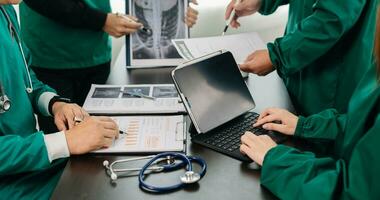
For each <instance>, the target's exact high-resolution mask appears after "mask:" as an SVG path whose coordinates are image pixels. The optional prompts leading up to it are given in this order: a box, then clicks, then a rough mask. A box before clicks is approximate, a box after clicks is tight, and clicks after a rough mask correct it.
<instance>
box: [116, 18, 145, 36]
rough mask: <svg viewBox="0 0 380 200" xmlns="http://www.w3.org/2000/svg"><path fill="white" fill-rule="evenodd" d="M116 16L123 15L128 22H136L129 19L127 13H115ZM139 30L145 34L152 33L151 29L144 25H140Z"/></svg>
mask: <svg viewBox="0 0 380 200" xmlns="http://www.w3.org/2000/svg"><path fill="white" fill-rule="evenodd" d="M116 15H117V16H121V17H124V18H125V19H127V20H128V21H129V22H135V23H137V22H136V21H135V20H133V19H131V18H130V17H128V16H127V15H124V14H121V13H116ZM140 30H141V31H143V32H145V33H146V34H148V35H152V30H151V29H148V28H145V27H144V26H141V28H140Z"/></svg>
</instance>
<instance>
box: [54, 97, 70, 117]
mask: <svg viewBox="0 0 380 200" xmlns="http://www.w3.org/2000/svg"><path fill="white" fill-rule="evenodd" d="M57 103H71V100H70V99H67V98H63V97H60V96H54V97H53V98H52V99H50V102H49V113H50V114H51V115H52V116H54V113H55V111H56V110H57V108H58V105H60V104H57ZM61 105H63V104H61Z"/></svg>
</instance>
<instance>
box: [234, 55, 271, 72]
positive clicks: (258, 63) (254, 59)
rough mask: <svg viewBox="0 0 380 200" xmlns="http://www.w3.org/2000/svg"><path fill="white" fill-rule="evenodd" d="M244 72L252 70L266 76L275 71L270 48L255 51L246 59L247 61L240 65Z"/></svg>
mask: <svg viewBox="0 0 380 200" xmlns="http://www.w3.org/2000/svg"><path fill="white" fill-rule="evenodd" d="M239 67H240V69H241V70H242V71H244V72H250V73H254V74H257V75H259V76H265V75H267V74H269V73H271V72H272V71H274V66H273V64H272V61H271V60H270V57H269V51H268V50H258V51H255V52H253V53H252V54H251V55H249V56H248V58H247V59H246V60H245V63H243V64H240V65H239Z"/></svg>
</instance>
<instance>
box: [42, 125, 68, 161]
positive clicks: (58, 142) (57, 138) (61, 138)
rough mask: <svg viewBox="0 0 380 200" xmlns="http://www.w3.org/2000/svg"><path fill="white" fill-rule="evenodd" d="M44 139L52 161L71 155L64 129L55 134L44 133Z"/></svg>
mask: <svg viewBox="0 0 380 200" xmlns="http://www.w3.org/2000/svg"><path fill="white" fill-rule="evenodd" d="M44 140H45V145H46V149H47V152H48V156H49V161H50V162H52V161H54V160H56V159H59V158H67V157H69V156H70V151H69V147H68V146H67V142H66V136H65V133H64V132H63V131H61V132H58V133H53V134H46V135H44Z"/></svg>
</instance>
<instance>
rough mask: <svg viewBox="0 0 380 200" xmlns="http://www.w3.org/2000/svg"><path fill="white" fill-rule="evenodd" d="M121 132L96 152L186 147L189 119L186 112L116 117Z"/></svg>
mask: <svg viewBox="0 0 380 200" xmlns="http://www.w3.org/2000/svg"><path fill="white" fill-rule="evenodd" d="M113 119H114V120H115V121H116V123H117V124H118V125H119V129H120V130H122V131H124V132H126V133H127V134H120V137H119V138H118V139H116V140H115V141H114V143H113V145H112V146H111V147H110V148H107V149H101V150H98V151H94V152H93V153H158V152H166V151H176V152H182V151H184V150H185V145H186V143H185V141H186V122H185V120H184V116H182V115H177V116H125V117H113Z"/></svg>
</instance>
